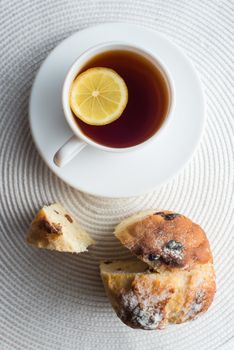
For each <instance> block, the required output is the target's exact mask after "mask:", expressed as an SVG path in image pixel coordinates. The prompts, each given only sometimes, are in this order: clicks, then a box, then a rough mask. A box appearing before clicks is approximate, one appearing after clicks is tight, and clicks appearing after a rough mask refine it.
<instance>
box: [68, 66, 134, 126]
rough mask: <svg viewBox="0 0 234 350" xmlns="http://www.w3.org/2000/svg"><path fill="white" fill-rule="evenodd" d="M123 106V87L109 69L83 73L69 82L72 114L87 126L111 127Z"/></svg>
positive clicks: (124, 103)
mask: <svg viewBox="0 0 234 350" xmlns="http://www.w3.org/2000/svg"><path fill="white" fill-rule="evenodd" d="M127 102H128V89H127V86H126V84H125V82H124V80H123V79H122V78H121V77H120V76H119V74H117V73H116V72H115V71H114V70H113V69H110V68H102V67H98V68H90V69H88V70H86V71H85V72H83V73H81V74H80V75H78V77H77V78H76V79H75V80H74V81H73V83H72V86H71V90H70V106H71V109H72V111H73V113H74V114H75V115H76V116H77V117H78V118H80V119H81V120H82V121H83V122H85V123H87V124H90V125H106V124H109V123H112V122H113V121H114V120H116V119H118V118H119V117H120V116H121V114H122V113H123V111H124V109H125V107H126V104H127Z"/></svg>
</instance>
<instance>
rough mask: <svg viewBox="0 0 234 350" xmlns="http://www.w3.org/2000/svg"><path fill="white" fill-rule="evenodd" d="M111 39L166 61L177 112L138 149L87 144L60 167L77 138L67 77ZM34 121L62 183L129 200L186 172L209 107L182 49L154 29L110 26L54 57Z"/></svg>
mask: <svg viewBox="0 0 234 350" xmlns="http://www.w3.org/2000/svg"><path fill="white" fill-rule="evenodd" d="M108 41H122V42H125V43H130V44H131V45H135V46H140V47H141V48H143V49H145V50H147V51H149V52H151V53H152V54H153V55H155V56H156V57H157V58H158V59H159V60H160V61H162V62H163V63H164V65H165V66H166V67H167V69H168V71H169V72H170V75H171V76H172V79H173V83H174V89H175V95H176V97H175V99H176V105H175V110H174V114H173V116H172V118H171V121H170V123H168V125H167V127H166V128H164V129H163V130H162V132H160V133H159V135H158V137H157V138H156V139H155V140H154V141H152V142H150V143H148V144H146V145H145V146H144V147H142V148H140V149H139V150H136V151H132V152H127V153H119V154H118V153H109V152H104V151H101V150H97V149H94V148H93V147H91V146H87V147H85V149H84V150H82V151H81V152H80V153H79V154H78V155H77V156H76V157H75V158H73V160H72V161H71V162H70V163H69V164H67V165H66V166H64V167H63V168H59V167H57V166H56V165H55V164H54V162H53V157H54V154H55V153H56V151H57V150H58V149H59V148H60V146H61V145H62V144H64V143H65V142H66V141H67V140H68V139H69V138H70V137H71V136H72V135H73V134H72V131H71V129H70V128H69V126H68V124H67V123H66V120H65V118H64V115H63V110H62V102H61V95H62V86H63V82H64V79H65V75H66V73H67V71H68V69H69V68H70V66H71V65H72V63H73V62H74V61H75V59H76V58H77V57H78V56H79V55H80V54H81V53H83V52H84V51H85V50H87V49H88V48H90V47H92V46H94V45H97V44H99V43H102V42H108ZM29 118H30V127H31V132H32V136H33V139H34V141H35V144H36V147H37V149H38V151H39V153H40V154H41V156H42V158H43V159H44V161H45V162H46V163H47V165H48V166H49V167H50V169H51V170H52V171H53V172H54V173H55V174H56V175H57V176H58V177H60V178H61V179H62V180H63V181H65V182H66V183H68V184H69V185H70V186H72V187H74V188H76V189H78V190H81V191H84V192H87V193H90V194H93V195H97V196H105V197H130V196H135V195H139V194H142V193H145V192H148V191H150V190H153V189H154V188H155V187H157V186H159V185H161V184H162V183H164V182H165V181H167V180H168V179H170V178H171V177H172V176H173V175H175V174H176V173H178V171H179V170H181V169H182V167H183V166H184V165H185V164H186V162H187V161H188V160H189V158H190V157H191V156H192V154H193V152H194V150H195V149H196V146H197V145H198V142H199V140H200V137H201V134H202V130H203V127H204V121H205V105H204V97H203V92H202V87H201V83H200V81H199V78H198V76H197V74H196V72H195V70H194V68H193V66H192V64H191V62H190V61H189V60H188V58H187V57H186V56H185V55H184V53H183V52H182V51H181V50H180V49H179V48H178V47H177V46H175V45H174V44H172V43H171V42H170V41H169V40H168V39H167V38H165V37H164V36H162V35H161V34H159V33H157V32H155V31H152V30H150V29H146V28H143V27H139V26H136V25H132V24H125V23H107V24H102V25H98V26H95V27H91V28H88V29H84V30H81V31H79V32H77V33H75V34H73V35H72V36H70V37H69V38H67V39H66V40H64V41H63V42H62V43H60V44H59V45H58V46H57V47H56V48H55V49H54V50H53V51H52V52H51V53H50V55H49V56H48V57H47V58H46V60H45V61H44V63H43V64H42V66H41V68H40V70H39V72H38V74H37V76H36V79H35V81H34V84H33V88H32V92H31V98H30V107H29Z"/></svg>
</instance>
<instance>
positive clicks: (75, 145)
mask: <svg viewBox="0 0 234 350" xmlns="http://www.w3.org/2000/svg"><path fill="white" fill-rule="evenodd" d="M85 146H87V144H86V143H85V142H83V141H81V140H79V139H78V138H77V136H75V135H73V136H72V137H71V138H70V139H69V140H68V141H67V142H66V143H64V145H63V146H62V147H60V148H59V150H58V151H57V152H56V153H55V155H54V163H55V164H56V165H57V166H58V167H63V166H64V165H66V164H67V163H68V162H70V160H72V158H74V157H75V155H77V153H79V152H80V151H81V150H82V149H83V148H84V147H85Z"/></svg>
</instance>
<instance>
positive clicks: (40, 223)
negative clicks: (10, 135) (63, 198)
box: [27, 203, 95, 253]
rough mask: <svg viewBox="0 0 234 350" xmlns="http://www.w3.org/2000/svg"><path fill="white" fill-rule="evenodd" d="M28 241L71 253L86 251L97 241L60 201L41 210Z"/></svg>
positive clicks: (29, 232)
mask: <svg viewBox="0 0 234 350" xmlns="http://www.w3.org/2000/svg"><path fill="white" fill-rule="evenodd" d="M27 242H28V243H29V244H32V245H34V246H35V247H38V248H47V249H50V250H58V251H60V252H70V253H80V252H84V251H86V250H87V247H88V246H89V245H91V244H94V243H95V242H94V240H93V239H92V238H91V237H90V236H89V235H88V233H87V232H86V231H85V230H84V229H83V228H82V227H80V225H79V224H78V223H77V222H76V221H75V219H74V218H73V217H72V215H71V214H69V213H68V212H67V210H66V209H65V208H63V207H62V205H60V204H58V203H55V204H52V205H49V206H44V207H43V208H42V209H41V210H39V212H38V213H37V215H36V217H35V219H34V220H33V222H32V223H31V226H30V228H29V231H28V235H27Z"/></svg>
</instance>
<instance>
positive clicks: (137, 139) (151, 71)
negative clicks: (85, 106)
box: [74, 50, 169, 148]
mask: <svg viewBox="0 0 234 350" xmlns="http://www.w3.org/2000/svg"><path fill="white" fill-rule="evenodd" d="M93 67H107V68H112V69H114V70H115V71H116V72H117V73H118V74H119V75H120V76H121V77H122V78H123V79H124V81H125V83H126V85H127V88H128V103H127V106H126V108H125V110H124V112H123V114H122V115H121V117H120V118H119V119H117V120H116V121H114V122H113V123H110V124H107V125H103V126H93V125H88V124H86V123H84V122H82V121H81V120H80V119H78V118H77V117H75V116H74V118H75V120H76V122H77V123H78V125H79V127H80V129H81V130H82V132H83V133H84V134H85V135H86V136H88V137H89V138H90V139H92V140H93V141H95V142H97V143H99V144H102V145H105V146H108V147H114V148H124V147H132V146H135V145H138V144H140V143H142V142H144V141H146V140H147V139H149V138H150V137H151V136H153V135H154V134H155V133H156V132H157V131H158V130H159V128H160V127H161V125H162V124H163V122H164V120H165V118H166V116H167V112H168V108H169V91H168V85H167V82H166V81H165V78H164V77H163V75H162V73H161V71H160V70H159V69H158V68H156V66H155V65H154V64H153V63H151V62H150V61H149V60H148V59H147V58H145V57H143V56H142V55H140V54H138V53H135V52H131V51H126V50H114V51H108V52H105V53H101V54H98V55H96V56H95V57H93V58H92V59H91V60H89V61H88V62H87V63H86V64H85V66H84V67H83V68H82V70H81V72H83V71H85V70H87V69H88V68H93ZM81 72H80V73H81Z"/></svg>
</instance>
